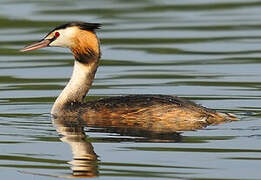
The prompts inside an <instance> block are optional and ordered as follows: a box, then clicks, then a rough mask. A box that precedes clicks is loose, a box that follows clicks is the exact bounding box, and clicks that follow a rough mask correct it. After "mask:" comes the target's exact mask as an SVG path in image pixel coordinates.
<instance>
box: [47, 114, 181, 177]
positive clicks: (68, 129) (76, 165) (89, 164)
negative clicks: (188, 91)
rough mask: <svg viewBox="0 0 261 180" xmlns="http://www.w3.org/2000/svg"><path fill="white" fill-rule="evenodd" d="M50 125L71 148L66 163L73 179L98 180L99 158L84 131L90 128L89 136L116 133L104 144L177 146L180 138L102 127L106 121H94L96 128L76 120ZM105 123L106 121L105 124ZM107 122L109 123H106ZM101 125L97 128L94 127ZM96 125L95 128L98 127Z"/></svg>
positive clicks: (57, 120)
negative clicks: (98, 133)
mask: <svg viewBox="0 0 261 180" xmlns="http://www.w3.org/2000/svg"><path fill="white" fill-rule="evenodd" d="M52 120H53V124H54V126H55V127H56V131H57V132H58V134H59V136H60V139H61V141H62V142H65V143H67V144H69V145H70V147H71V150H72V154H73V159H72V161H70V162H69V164H71V165H72V167H71V169H72V177H74V178H76V177H95V176H98V174H99V173H98V161H99V160H98V155H97V154H96V153H95V152H94V148H93V146H92V144H91V143H90V142H89V141H88V138H87V136H86V134H85V131H84V127H89V130H88V132H103V133H104V132H106V133H113V134H114V135H115V133H116V134H117V135H116V136H117V138H115V137H111V136H107V137H103V138H101V139H98V138H95V137H94V141H95V140H99V141H100V140H101V141H106V142H119V141H120V142H122V141H125V142H180V141H182V136H181V135H180V133H176V132H175V133H155V132H153V131H150V130H139V129H134V128H128V127H108V126H106V123H105V124H103V126H102V124H101V122H104V121H105V120H101V119H96V120H95V122H96V124H95V125H96V126H93V125H91V126H90V124H91V122H93V120H92V119H90V120H89V121H87V122H90V124H87V123H86V120H85V121H83V120H81V119H79V118H76V117H66V118H65V117H59V118H57V117H53V118H52ZM107 121H108V120H107ZM109 121H110V120H109ZM97 122H100V124H97ZM97 125H98V126H97Z"/></svg>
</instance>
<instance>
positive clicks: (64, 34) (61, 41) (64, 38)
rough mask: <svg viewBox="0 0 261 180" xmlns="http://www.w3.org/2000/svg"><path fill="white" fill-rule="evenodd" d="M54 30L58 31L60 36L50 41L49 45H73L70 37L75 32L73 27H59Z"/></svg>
mask: <svg viewBox="0 0 261 180" xmlns="http://www.w3.org/2000/svg"><path fill="white" fill-rule="evenodd" d="M55 32H59V33H60V36H59V37H58V38H57V39H55V40H54V41H53V42H51V43H50V44H49V46H58V47H71V46H72V45H73V41H72V38H73V37H74V35H75V32H76V28H75V27H69V28H66V29H60V30H57V31H55ZM55 32H54V33H55Z"/></svg>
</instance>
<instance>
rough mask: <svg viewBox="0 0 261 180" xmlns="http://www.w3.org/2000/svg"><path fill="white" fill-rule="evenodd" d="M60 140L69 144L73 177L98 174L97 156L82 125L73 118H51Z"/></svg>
mask: <svg viewBox="0 0 261 180" xmlns="http://www.w3.org/2000/svg"><path fill="white" fill-rule="evenodd" d="M53 124H54V126H55V127H56V131H57V132H58V134H59V136H60V140H61V141H62V142H65V143H67V144H69V145H70V147H71V150H72V154H73V159H72V161H70V162H69V164H71V165H72V167H71V169H72V175H73V177H95V176H97V175H98V156H97V155H96V153H95V152H94V149H93V146H92V144H91V143H90V142H89V141H88V140H87V137H86V134H85V132H84V126H83V125H82V124H81V123H80V122H79V121H77V120H75V119H70V118H67V119H63V118H59V119H53Z"/></svg>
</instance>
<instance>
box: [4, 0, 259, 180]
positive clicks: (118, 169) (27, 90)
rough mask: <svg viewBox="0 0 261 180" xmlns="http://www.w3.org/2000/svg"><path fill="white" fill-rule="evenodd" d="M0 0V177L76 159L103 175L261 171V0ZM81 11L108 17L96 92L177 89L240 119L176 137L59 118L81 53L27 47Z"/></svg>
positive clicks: (50, 169)
mask: <svg viewBox="0 0 261 180" xmlns="http://www.w3.org/2000/svg"><path fill="white" fill-rule="evenodd" d="M0 3H1V6H0V22H1V23H0V27H1V28H0V41H1V42H0V91H1V92H0V172H1V176H2V177H5V178H6V179H30V178H36V179H53V178H57V179H58V178H66V177H72V175H73V171H74V172H76V173H74V175H78V176H83V175H84V176H90V177H95V176H99V178H100V179H152V178H155V179H189V180H199V179H219V180H221V179H222V180H225V179H241V180H242V179H260V178H261V176H260V172H259V170H258V167H260V162H261V161H260V160H261V159H260V153H261V145H260V140H261V125H260V104H261V103H260V97H261V91H260V89H261V84H260V80H259V79H260V76H261V71H260V69H261V64H260V62H261V61H260V60H261V59H260V57H261V51H260V44H261V31H260V27H261V24H260V15H261V12H260V7H261V3H260V2H259V1H254V0H249V1H240V0H229V1H223V0H222V1H218V0H215V1H210V0H206V1H203V0H193V1H192V0H188V1H184V2H183V1H172V0H161V1H152V0H146V1H120V0H106V1H105V0H100V1H83V0H82V1H58V0H54V1H52V2H50V1H45V0H38V1H33V0H32V1H25V0H21V1H17V0H8V1H7V0H1V1H0ZM75 20H77V21H87V22H99V23H103V27H102V29H101V30H99V33H98V35H99V37H100V38H101V43H102V52H103V54H102V60H101V66H100V67H99V69H98V72H97V75H96V79H95V81H94V84H93V87H92V89H91V90H90V92H89V96H88V98H87V99H96V98H99V97H104V96H105V97H106V96H114V95H125V94H148V93H155V94H169V95H178V96H180V97H184V98H187V99H190V100H194V101H196V102H197V103H199V104H203V105H204V106H207V107H211V108H214V109H218V110H220V111H224V112H232V113H235V114H237V115H238V116H239V117H240V118H241V121H239V122H233V123H227V124H222V125H219V126H210V127H208V128H206V129H204V130H199V131H193V132H184V133H182V134H181V136H178V139H177V137H176V136H174V137H173V141H172V142H164V141H161V142H158V141H157V142H155V141H150V140H149V141H148V139H146V138H142V137H138V136H130V135H122V134H121V135H120V134H119V133H115V132H110V131H105V130H103V129H95V128H90V127H88V128H87V127H84V126H82V125H79V124H66V123H63V121H62V122H60V123H56V125H55V126H53V124H52V120H51V118H50V114H49V112H50V109H51V107H52V104H53V102H54V100H55V97H57V96H58V95H59V93H60V92H61V89H62V88H63V87H64V85H65V84H66V82H67V81H68V79H69V77H70V75H71V72H72V65H73V60H72V59H73V57H72V55H71V54H70V52H69V50H66V49H59V48H48V49H43V50H39V51H35V52H29V53H21V52H19V51H18V49H20V48H22V47H23V46H24V45H26V44H30V43H31V42H32V41H35V40H39V39H41V38H42V37H44V36H45V34H46V33H47V32H49V30H51V29H52V28H53V27H55V26H57V25H59V24H61V23H64V22H67V21H75ZM72 144H77V145H72ZM75 146H78V147H79V148H76V149H81V150H82V151H81V153H79V152H77V153H76V152H75V150H74V149H73V148H72V147H75ZM77 154H78V155H79V157H80V158H75V157H77ZM68 162H69V163H68ZM83 167H84V168H83ZM75 168H76V169H77V168H78V171H77V170H75ZM79 168H83V169H81V171H79ZM83 172H84V173H85V174H81V173H83Z"/></svg>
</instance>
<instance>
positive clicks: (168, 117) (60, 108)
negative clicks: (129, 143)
mask: <svg viewBox="0 0 261 180" xmlns="http://www.w3.org/2000/svg"><path fill="white" fill-rule="evenodd" d="M100 26H101V25H100V24H98V23H85V22H71V23H67V24H63V25H60V26H58V27H56V28H55V29H53V30H52V31H51V32H49V33H48V34H47V36H46V37H45V38H44V39H42V40H40V41H39V42H36V43H33V44H31V45H29V46H26V47H24V48H23V49H21V51H31V50H35V49H39V48H43V47H48V46H58V47H66V48H69V49H70V50H71V51H72V53H73V55H74V57H75V62H74V69H73V74H72V77H71V79H70V81H69V83H68V84H67V85H66V87H65V88H64V90H63V91H62V93H61V94H60V95H59V97H58V98H57V99H56V101H55V103H54V105H53V107H52V110H51V114H52V115H53V116H54V117H55V116H56V117H59V116H68V117H69V116H77V117H79V118H80V119H82V120H83V121H85V122H87V123H89V124H92V125H94V126H96V125H97V126H98V125H103V126H106V127H109V126H110V127H123V128H124V127H126V128H134V129H139V130H147V131H153V132H160V133H162V132H174V131H184V130H195V129H199V128H203V127H205V126H207V125H211V124H219V123H222V122H226V121H233V120H237V118H236V116H234V115H233V114H230V113H220V112H216V111H215V110H212V109H208V108H205V107H202V106H200V105H197V104H195V103H193V102H191V101H188V100H184V99H181V98H179V97H176V96H168V95H128V96H119V97H110V98H106V99H100V100H96V101H91V102H84V97H85V96H86V94H87V92H88V90H89V89H90V87H91V84H92V82H93V79H94V76H95V73H96V70H97V67H98V63H99V59H100V56H101V51H100V43H99V39H98V38H97V36H96V33H95V30H96V29H99V28H100ZM101 119H102V121H99V120H101Z"/></svg>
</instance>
